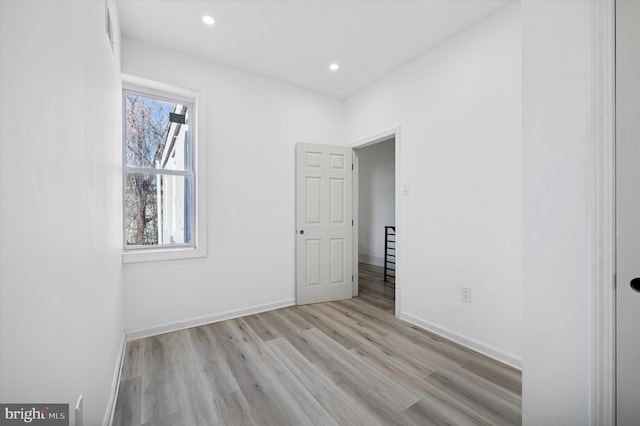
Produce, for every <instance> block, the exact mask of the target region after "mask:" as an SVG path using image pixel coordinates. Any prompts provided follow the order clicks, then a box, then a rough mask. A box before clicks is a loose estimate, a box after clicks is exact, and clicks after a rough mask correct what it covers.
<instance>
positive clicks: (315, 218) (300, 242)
mask: <svg viewBox="0 0 640 426" xmlns="http://www.w3.org/2000/svg"><path fill="white" fill-rule="evenodd" d="M351 158H352V155H351V148H344V147H339V146H328V145H315V144H302V143H301V144H298V145H296V292H297V294H296V299H297V303H298V305H302V304H306V303H316V302H327V301H330V300H339V299H348V298H350V297H351V296H352V280H353V271H352V270H353V230H352V227H353V222H352V220H353V216H352V199H351V198H352V190H353V188H352V182H353V175H352V173H353V171H352V165H351V164H352V163H351Z"/></svg>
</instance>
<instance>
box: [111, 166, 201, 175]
mask: <svg viewBox="0 0 640 426" xmlns="http://www.w3.org/2000/svg"><path fill="white" fill-rule="evenodd" d="M123 171H124V173H128V174H132V173H139V174H146V175H171V176H188V177H191V176H193V171H192V170H172V169H148V168H145V167H130V166H125V167H124V168H123Z"/></svg>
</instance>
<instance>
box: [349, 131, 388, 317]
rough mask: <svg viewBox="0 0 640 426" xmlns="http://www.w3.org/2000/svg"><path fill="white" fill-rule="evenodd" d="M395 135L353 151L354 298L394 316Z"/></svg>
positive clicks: (368, 143)
mask: <svg viewBox="0 0 640 426" xmlns="http://www.w3.org/2000/svg"><path fill="white" fill-rule="evenodd" d="M396 136H397V135H396V132H392V133H390V134H387V135H386V136H384V137H381V138H375V139H373V140H370V141H368V142H364V143H362V144H359V145H357V146H354V166H355V167H354V168H355V172H356V173H355V176H354V217H355V218H356V226H355V229H354V236H355V238H354V271H357V277H358V279H357V280H356V281H355V285H354V286H355V288H354V296H355V295H357V296H359V297H361V298H363V299H367V302H368V303H371V304H374V305H376V306H378V307H380V308H382V309H384V310H387V311H389V312H391V313H395V314H397V312H398V309H397V306H398V296H397V293H398V292H397V285H398V278H397V276H398V263H399V262H398V260H399V257H398V252H399V250H398V246H397V241H396V236H397V234H396V230H397V227H396V225H397V223H396V219H397V217H396V215H397V210H398V209H397V204H398V203H397V184H396V176H397V158H396V152H397V146H396V144H397V137H396Z"/></svg>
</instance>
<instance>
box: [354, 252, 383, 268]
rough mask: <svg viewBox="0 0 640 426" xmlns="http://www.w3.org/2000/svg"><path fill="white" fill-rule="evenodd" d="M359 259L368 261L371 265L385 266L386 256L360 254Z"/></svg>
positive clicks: (363, 261)
mask: <svg viewBox="0 0 640 426" xmlns="http://www.w3.org/2000/svg"><path fill="white" fill-rule="evenodd" d="M358 260H359V261H360V262H362V263H367V264H369V265H374V266H379V267H381V268H384V257H380V256H374V255H372V254H364V253H360V254H358Z"/></svg>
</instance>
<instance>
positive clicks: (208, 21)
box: [202, 15, 216, 25]
mask: <svg viewBox="0 0 640 426" xmlns="http://www.w3.org/2000/svg"><path fill="white" fill-rule="evenodd" d="M202 22H204V23H205V24H207V25H213V24H214V23H215V22H216V20H215V19H213V17H212V16H209V15H204V16H203V17H202Z"/></svg>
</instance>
